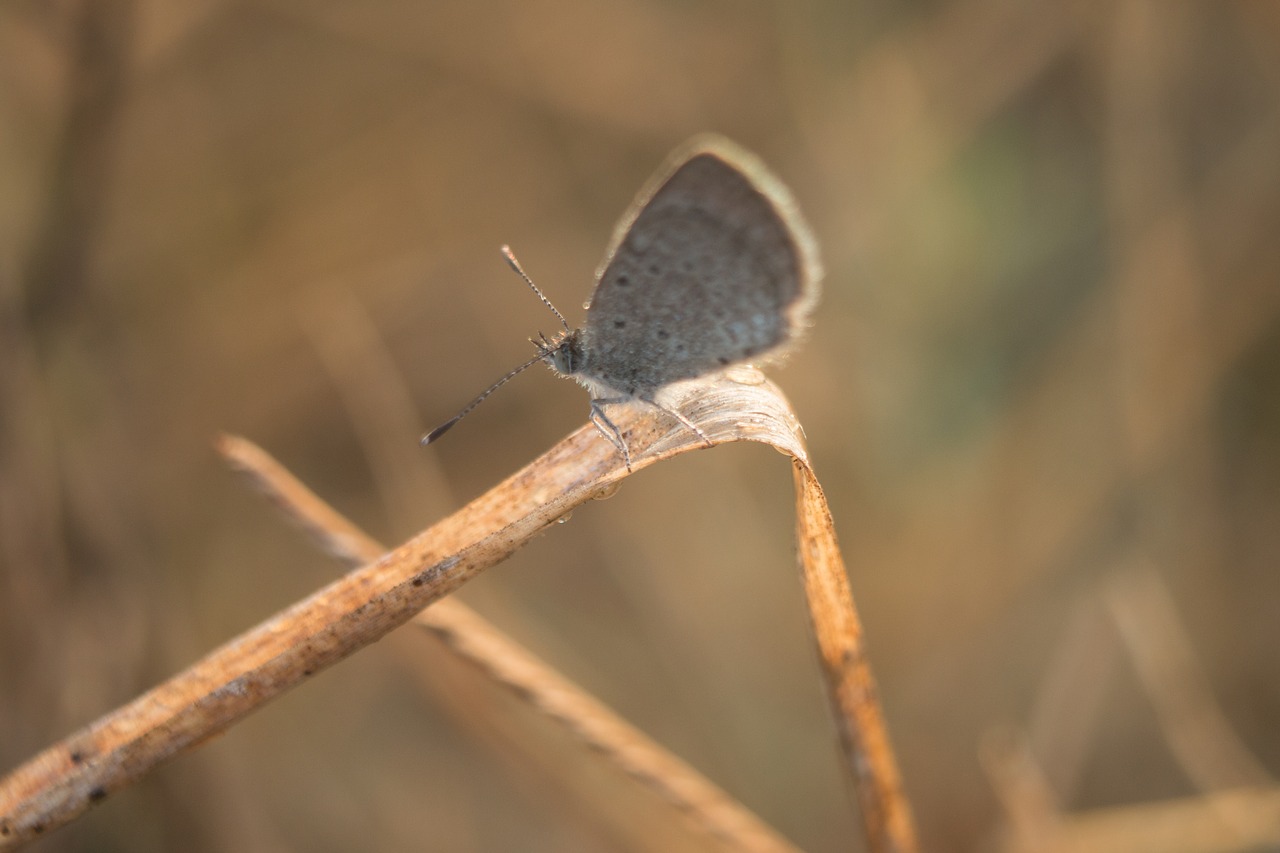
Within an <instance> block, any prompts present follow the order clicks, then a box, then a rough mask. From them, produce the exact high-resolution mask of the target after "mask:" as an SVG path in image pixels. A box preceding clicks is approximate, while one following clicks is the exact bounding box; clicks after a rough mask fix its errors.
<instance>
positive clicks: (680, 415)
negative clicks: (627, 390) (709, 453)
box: [640, 396, 715, 447]
mask: <svg viewBox="0 0 1280 853" xmlns="http://www.w3.org/2000/svg"><path fill="white" fill-rule="evenodd" d="M640 399H641V400H644V401H645V402H646V403H648V404H649V405H650V406H653V407H654V408H655V409H657V410H659V411H662V412H666V413H667V414H668V415H671V417H673V418H675V419H676V420H678V421H679V422H680V423H682V424H684V426H685V428H686V429H688V430H689V431H690V432H691V433H693V434H694V435H696V436H697V437H698V438H700V439H702V443H703V444H705V445H706V446H707V447H714V446H715V443H714V442H712V441H711V439H710V438H709V437H707V434H706V433H705V432H703V431H702V428H701V427H699V426H698V425H697V424H695V423H694V422H693V421H691V420H689V419H688V418H687V417H685V415H684V412H681V411H680V410H679V409H669V408H667V407H666V406H664V405H662V404H661V403H659V402H658V401H657V400H655V399H654V398H653V397H652V396H650V397H641V398H640Z"/></svg>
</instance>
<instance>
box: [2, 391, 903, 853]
mask: <svg viewBox="0 0 1280 853" xmlns="http://www.w3.org/2000/svg"><path fill="white" fill-rule="evenodd" d="M664 404H665V405H669V406H674V407H677V408H679V409H680V410H681V411H682V412H683V413H684V414H685V416H686V417H688V418H689V419H691V420H692V421H694V422H695V423H697V424H698V425H699V426H700V427H701V428H702V430H703V431H704V433H705V434H706V435H707V436H708V437H709V438H710V439H711V440H712V441H713V442H714V443H724V442H729V441H761V442H765V443H768V444H771V445H772V446H774V447H776V448H777V449H779V450H780V451H782V452H784V453H787V454H789V455H790V456H792V457H793V459H794V460H795V471H796V482H797V490H798V507H799V520H798V531H799V539H800V558H801V567H802V571H803V576H804V586H805V591H806V594H807V596H808V599H809V606H810V612H811V614H812V618H813V627H814V633H815V637H816V640H817V645H818V650H819V654H820V657H821V659H822V663H823V667H822V670H823V673H824V675H825V678H826V681H827V685H828V690H829V695H830V697H831V701H832V705H833V707H834V709H835V713H836V717H837V725H838V728H839V730H840V734H841V738H840V740H841V743H842V745H843V747H844V755H845V759H846V762H847V766H848V767H849V769H850V772H851V773H852V776H853V778H854V780H855V782H856V786H855V787H856V790H857V792H858V800H859V803H860V805H861V810H862V815H863V820H864V824H865V827H866V831H867V834H868V840H869V842H870V845H871V848H872V849H873V850H876V851H905V850H913V849H915V840H914V832H913V829H912V825H911V819H910V811H909V809H908V807H907V804H906V801H905V798H904V797H903V794H902V790H901V783H900V780H899V776H898V771H897V767H896V763H895V759H894V756H893V754H892V750H891V748H890V746H889V741H888V737H887V734H886V730H885V727H884V723H883V718H882V714H881V711H880V708H879V704H878V701H877V699H876V691H875V685H874V681H873V679H872V677H871V673H870V668H869V666H868V663H867V659H866V655H865V652H864V649H863V647H862V641H861V628H860V625H859V622H858V618H857V615H856V613H855V611H854V609H853V602H852V598H851V596H850V593H849V588H848V581H847V578H846V576H845V573H844V565H843V562H842V560H841V558H840V554H839V550H838V548H837V546H836V543H835V537H834V529H833V526H832V523H831V517H830V513H829V512H828V510H827V507H826V503H825V499H824V498H823V496H822V491H821V489H820V487H819V486H818V483H817V480H816V478H815V477H814V476H813V473H812V471H811V469H810V468H809V467H808V461H807V456H806V454H805V451H804V446H803V443H802V441H801V438H800V429H799V425H798V423H797V422H796V420H795V417H794V415H793V414H792V412H791V410H790V407H789V405H788V404H787V402H786V400H785V398H784V397H783V396H782V395H781V394H780V393H779V392H778V390H777V389H776V387H775V386H773V385H772V384H771V383H769V382H768V381H767V380H765V379H764V377H763V376H761V375H760V374H758V373H756V372H754V371H750V370H737V371H734V372H733V374H732V376H730V377H724V378H722V379H719V380H717V381H714V382H700V383H699V382H691V383H681V384H678V385H674V386H671V387H670V388H668V389H666V393H665V395H664ZM611 417H612V418H613V419H614V420H615V423H617V425H618V426H619V428H621V429H622V430H623V431H624V433H625V434H626V435H627V437H628V443H629V446H630V449H631V454H632V457H633V460H634V466H633V467H634V468H635V470H639V469H641V468H644V467H647V466H648V465H651V464H653V463H654V462H656V461H659V460H661V459H666V458H669V457H671V456H675V455H677V454H679V453H682V452H684V451H687V450H694V449H698V448H700V447H702V446H703V444H702V441H701V440H700V439H699V438H698V437H697V436H695V435H693V434H692V433H690V432H689V431H688V430H687V429H685V428H684V427H681V426H679V425H673V423H672V420H671V419H670V418H668V417H667V416H665V415H662V414H661V413H659V412H657V411H656V410H654V409H653V408H652V407H645V406H632V407H625V408H623V407H619V409H618V411H617V412H616V413H614V412H611ZM626 476H628V472H627V470H626V468H625V467H624V466H623V464H622V461H621V459H620V458H619V457H618V454H617V453H616V452H615V451H614V449H613V448H612V446H610V445H609V444H608V442H606V441H605V440H604V439H603V438H601V437H600V435H599V434H598V433H597V432H596V431H595V430H594V428H592V427H590V426H587V427H583V428H582V429H579V430H578V431H576V432H574V433H572V434H571V435H570V436H568V437H567V438H566V439H564V440H563V441H562V442H560V443H559V444H558V445H556V446H555V447H554V448H552V449H551V450H550V451H549V452H547V453H546V454H544V455H543V456H541V457H540V458H538V459H537V460H535V461H534V462H533V463H531V464H530V465H528V466H527V467H526V468H524V469H523V470H521V471H519V472H518V473H516V474H515V475H513V476H512V477H510V478H508V479H507V480H506V481H504V482H503V483H501V484H500V485H498V486H497V487H495V488H494V489H492V490H491V491H490V492H488V493H487V494H485V495H483V496H482V497H480V498H479V499H477V500H475V501H473V502H472V503H471V504H469V505H468V506H466V507H464V508H463V509H462V510H460V511H459V512H457V513H455V514H454V515H452V516H450V517H448V518H446V519H444V520H443V521H441V522H439V523H437V524H436V525H434V526H432V527H431V528H429V529H427V530H426V531H424V532H423V533H421V534H419V535H417V536H415V537H414V538H412V539H410V540H409V541H408V542H406V543H404V544H403V545H401V546H400V547H398V548H396V549H395V550H394V551H391V552H389V553H387V554H385V555H384V556H382V557H381V558H379V559H378V560H376V561H374V562H371V563H369V564H367V565H365V566H363V567H361V568H359V569H356V570H354V571H352V572H350V573H349V574H347V575H346V576H344V577H343V578H341V579H340V580H338V581H336V582H335V583H333V584H330V585H329V586H327V587H325V588H324V589H322V590H320V591H319V592H317V593H315V594H314V595H312V596H311V597H309V598H307V599H305V600H303V601H301V602H299V603H298V604H296V605H294V606H293V607H290V608H288V609H287V610H284V611H282V612H281V613H279V614H277V615H276V616H274V617H272V618H271V619H269V620H267V621H266V622H264V623H263V624H261V625H260V626H258V627H257V628H254V629H252V630H250V631H249V632H247V633H245V634H243V635H241V636H240V637H239V638H237V639H235V640H233V641H231V642H230V643H228V644H226V645H225V646H223V647H222V648H220V649H217V650H216V651H214V652H212V653H211V654H209V655H208V656H207V657H206V658H204V659H203V660H201V661H199V662H198V663H196V664H195V665H194V666H192V667H191V668H190V669H188V670H187V671H185V672H183V673H180V674H179V675H177V676H175V677H174V678H173V679H171V680H169V681H167V682H165V683H164V684H161V685H160V686H158V687H156V688H154V689H153V690H151V691H149V692H148V693H146V694H144V695H143V696H141V697H139V698H138V699H136V700H134V701H133V702H131V703H130V704H128V705H126V706H124V707H122V708H120V709H118V710H117V711H115V712H113V713H111V714H109V715H108V716H106V717H104V718H102V719H100V720H98V721H97V722H95V723H93V724H91V725H90V726H88V727H87V728H85V729H83V730H81V731H80V732H78V733H76V734H74V735H72V736H71V737H70V738H68V739H66V740H65V741H63V742H61V743H59V744H57V745H55V746H53V747H51V748H49V749H47V750H46V751H45V752H43V753H42V754H40V755H39V756H37V757H36V758H34V759H33V760H31V761H30V762H28V763H27V764H26V765H24V766H22V767H20V768H18V769H17V770H16V771H14V772H13V773H12V774H11V775H10V776H9V777H7V778H6V779H4V780H3V781H0V846H13V845H15V844H18V843H21V842H23V841H27V840H30V839H32V838H35V837H37V836H38V835H40V834H42V833H43V832H46V831H48V830H50V829H52V828H54V827H56V826H59V825H61V824H64V823H66V822H67V821H69V820H71V819H73V818H74V817H75V816H76V815H78V814H81V813H82V812H83V811H84V810H86V809H87V808H88V807H89V806H90V805H91V804H93V803H94V802H97V801H99V800H101V799H103V798H104V797H106V796H107V795H108V794H110V793H111V792H113V791H116V790H119V789H120V788H123V787H125V786H127V785H128V784H130V783H131V782H133V781H135V780H137V779H139V778H141V777H142V776H144V775H146V774H147V773H148V772H150V771H151V770H152V769H154V768H155V767H157V766H158V765H160V764H162V763H163V762H164V761H166V760H168V759H169V758H171V757H173V756H174V755H177V754H178V753H180V752H182V751H183V750H185V749H188V748H190V747H192V746H195V745H197V744H199V743H201V742H202V741H204V740H206V739H208V738H209V737H211V736H213V735H215V734H217V733H219V732H221V731H223V730H225V729H226V728H227V727H229V726H230V725H231V724H233V723H234V722H235V721H236V720H238V719H239V718H241V717H243V716H244V715H245V714H247V713H249V712H250V711H252V710H254V709H256V708H258V707H259V706H261V705H263V704H265V703H266V702H267V701H269V700H270V699H272V698H274V697H275V696H278V695H280V694H281V693H283V692H284V691H285V690H287V689H289V688H290V687H292V686H294V685H296V684H298V683H299V682H301V681H302V680H304V679H306V678H308V677H310V676H312V675H314V674H315V673H317V672H319V671H320V670H322V669H324V668H326V667H328V666H330V665H332V664H334V663H336V662H338V661H339V660H341V659H343V658H345V657H346V656H347V655H349V654H351V653H353V652H355V651H356V650H358V649H360V648H362V647H364V646H365V645H368V644H369V643H372V642H374V641H376V640H378V639H379V638H380V637H382V636H384V635H385V634H386V633H387V632H389V631H391V630H392V629H393V628H395V627H397V626H399V625H401V624H403V623H404V622H406V621H408V620H409V619H411V618H413V617H414V616H415V615H416V614H417V613H418V612H420V611H421V610H423V609H424V608H425V607H427V606H428V605H430V604H432V603H433V602H436V601H438V600H439V599H441V598H442V597H443V596H445V595H447V594H448V593H450V592H452V591H453V590H455V589H457V588H458V587H459V586H460V585H461V584H463V583H465V582H466V581H467V580H468V579H469V578H471V577H472V576H474V575H475V574H476V573H478V572H480V571H482V570H483V569H485V568H487V567H489V566H491V565H493V564H494V563H497V562H499V561H500V560H502V559H505V558H506V557H507V556H509V555H510V554H511V553H512V552H514V551H515V550H516V549H518V548H519V547H520V546H521V545H523V544H524V543H525V542H527V541H528V540H529V539H530V538H531V537H533V536H534V535H536V534H537V533H538V532H539V531H541V530H542V529H544V528H545V527H547V526H548V525H550V524H552V523H554V522H555V521H556V519H558V518H560V517H562V516H564V515H565V514H566V513H568V512H570V511H571V510H572V509H573V508H574V507H577V506H579V505H581V504H583V503H585V502H586V501H588V500H590V499H592V498H595V497H600V496H602V495H605V494H609V493H612V492H613V491H614V490H615V489H616V488H617V487H618V485H619V484H620V483H621V481H622V480H623V479H624V478H625V477H626ZM336 535H337V537H338V539H339V540H344V539H346V540H349V541H348V542H347V544H348V545H350V547H351V548H352V550H357V549H360V548H361V547H368V548H369V550H370V552H372V551H373V550H377V547H376V545H374V544H373V543H370V542H368V540H367V539H365V538H364V537H363V535H362V534H360V533H359V532H358V531H356V530H354V528H351V527H350V526H349V525H348V526H345V527H343V526H341V525H340V526H339V528H338V533H337V534H336ZM469 636H471V638H472V642H475V641H476V638H478V637H479V636H480V634H478V633H476V634H471V635H469ZM475 653H476V652H475V650H474V649H473V651H472V654H475ZM562 699H563V697H562ZM565 704H566V705H567V704H571V703H569V702H567V701H566V702H565ZM579 710H581V709H579ZM598 734H599V733H597V735H598ZM615 734H617V733H616V732H615Z"/></svg>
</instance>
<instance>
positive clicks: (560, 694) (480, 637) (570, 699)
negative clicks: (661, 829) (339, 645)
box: [219, 437, 797, 853]
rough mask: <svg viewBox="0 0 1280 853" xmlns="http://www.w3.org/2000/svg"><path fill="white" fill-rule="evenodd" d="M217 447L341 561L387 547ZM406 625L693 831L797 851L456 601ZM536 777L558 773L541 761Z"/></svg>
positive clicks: (264, 464)
mask: <svg viewBox="0 0 1280 853" xmlns="http://www.w3.org/2000/svg"><path fill="white" fill-rule="evenodd" d="M219 450H220V451H221V453H222V454H223V456H224V457H226V459H227V460H228V461H229V462H230V463H231V464H232V466H233V467H235V468H236V469H237V470H239V471H241V472H242V473H244V474H245V475H246V476H247V477H249V478H250V479H251V480H252V481H253V483H254V484H255V485H256V486H257V487H258V488H259V489H260V490H261V491H262V492H263V493H264V494H265V495H267V496H268V497H269V498H270V499H271V500H272V501H273V502H274V503H275V504H276V505H277V506H278V507H280V509H281V510H283V511H284V513H285V514H286V515H288V516H289V517H290V518H291V519H293V520H294V521H296V522H297V523H298V524H299V525H301V526H302V528H303V529H304V530H306V531H307V533H308V535H309V536H310V537H311V538H312V539H313V540H314V541H315V542H316V543H318V544H319V545H320V546H321V547H322V548H324V550H326V551H327V552H329V553H330V554H332V555H334V556H335V557H337V558H338V559H340V560H342V561H343V562H345V563H348V564H350V565H353V566H359V565H363V564H364V563H367V562H371V561H372V560H375V559H377V558H378V557H379V556H380V555H382V553H383V552H384V551H385V550H386V549H385V548H383V547H382V546H381V545H379V544H378V543H377V542H376V541H374V540H373V539H372V538H370V537H369V536H368V535H367V534H365V533H364V531H362V530H360V529H359V528H358V527H356V526H355V525H354V524H352V523H351V522H350V521H349V520H348V519H347V518H345V517H344V516H343V515H341V514H340V513H339V512H337V510H335V509H334V508H333V507H331V506H330V505H329V504H328V503H326V502H325V501H324V500H323V499H321V498H320V497H319V496H318V495H316V494H315V493H314V492H313V491H311V490H310V489H309V488H307V487H306V486H305V485H304V484H303V483H301V482H299V481H298V480H297V479H296V478H295V477H294V476H293V475H292V474H290V473H289V471H287V470H286V469H285V468H284V467H283V466H282V465H281V464H280V463H279V462H277V461H276V460H275V459H274V458H272V457H271V456H270V455H269V454H268V453H267V452H266V451H264V450H263V449H262V448H260V447H258V446H257V445H255V444H253V443H252V442H249V441H246V440H245V439H242V438H235V437H224V438H223V439H222V440H221V441H220V442H219ZM413 622H414V624H415V625H418V626H420V627H422V628H425V629H426V630H427V631H429V632H430V635H431V636H434V637H436V638H438V639H439V640H440V641H441V642H442V643H443V644H444V646H445V647H446V648H448V649H449V650H451V651H452V652H454V653H455V654H457V655H458V656H459V657H461V658H463V659H464V660H466V661H468V662H470V663H471V664H472V665H474V666H475V667H477V668H478V669H479V670H480V671H481V672H482V673H483V674H484V675H486V676H488V677H489V678H491V679H492V680H493V681H495V682H496V683H498V684H501V685H502V686H503V687H506V688H507V689H508V690H510V691H511V693H512V695H514V696H515V697H516V698H517V699H519V700H520V701H523V702H527V703H528V704H529V706H530V707H532V708H533V709H535V710H536V711H538V712H539V713H542V714H545V715H546V716H547V717H549V718H551V719H553V720H555V721H556V722H557V723H560V724H561V725H563V726H564V727H565V728H566V729H567V730H568V731H569V732H570V733H571V734H572V735H573V736H574V737H576V738H577V739H578V740H580V741H581V742H582V743H583V744H584V745H586V746H587V747H588V749H590V750H591V751H592V752H594V753H595V754H597V755H599V756H600V757H602V758H604V759H606V760H608V761H611V762H612V763H614V764H615V765H617V766H618V768H619V769H620V770H622V771H623V772H624V773H626V774H627V775H628V776H630V777H631V778H633V779H635V780H637V781H638V782H640V783H641V784H643V785H645V786H646V787H648V788H649V789H651V790H652V791H654V792H655V793H656V794H657V795H658V797H659V798H660V800H661V801H662V802H664V803H666V804H668V805H670V806H671V807H672V808H673V809H675V810H676V811H677V812H679V813H680V814H681V815H683V816H684V817H686V818H687V819H689V821H690V822H691V823H692V824H693V826H694V828H695V829H697V830H699V831H701V832H703V833H705V834H707V835H709V836H711V837H712V838H714V839H716V840H717V841H719V842H722V843H723V844H724V845H725V846H726V847H727V848H728V849H732V850H743V851H758V853H766V851H773V853H785V851H795V850H797V848H796V847H795V846H794V845H793V844H791V843H790V842H789V841H787V840H786V839H785V838H783V837H782V836H780V835H778V833H777V832H776V831H775V830H774V829H772V828H771V827H770V826H768V825H767V824H765V823H764V822H763V821H761V820H760V818H758V817H757V816H756V815H755V814H754V813H752V812H751V811H750V810H749V809H747V808H746V807H745V806H743V805H742V804H741V803H739V802H737V801H736V800H734V799H733V798H732V797H730V796H729V795H728V794H726V793H725V792H724V791H722V790H721V789H720V788H719V787H717V786H716V785H715V784H714V783H712V782H711V781H710V780H708V779H706V778H705V777H704V776H702V774H700V773H699V772H698V771H697V770H695V769H694V768H693V767H690V766H689V765H688V764H686V763H685V762H684V761H682V760H681V759H680V758H679V757H677V756H675V755H673V754H671V753H670V752H669V751H667V750H666V749H664V748H663V747H662V746H661V745H660V744H658V743H656V742H654V741H653V740H652V739H651V738H649V737H648V736H647V735H645V734H644V733H643V732H641V731H639V730H638V729H636V728H635V727H634V726H632V725H631V724H630V723H628V722H627V721H626V720H624V719H622V718H621V717H620V716H618V715H617V714H616V713H615V712H614V711H613V710H612V709H610V708H608V707H607V706H605V705H603V704H602V703H600V702H599V701H597V700H596V699H595V698H593V697H592V696H591V695H590V694H588V693H587V692H586V691H584V690H583V689H582V688H580V687H578V686H577V685H576V684H574V683H573V682H572V681H570V680H569V679H568V678H567V677H565V676H564V675H562V674H560V673H559V672H557V671H556V670H555V669H554V668H553V667H552V666H551V665H549V664H547V663H545V662H544V661H542V660H540V659H539V658H538V657H537V656H535V655H534V654H532V653H530V652H529V651H528V650H526V649H525V648H524V647H523V646H521V645H520V644H519V643H517V642H516V641H515V640H512V639H510V638H509V637H507V636H506V635H505V634H503V633H502V632H501V631H500V630H498V628H496V627H495V626H494V625H493V624H491V623H490V622H489V621H488V620H486V619H485V618H484V617H483V616H481V615H480V614H478V613H476V612H475V611H473V610H472V609H471V608H469V607H467V606H466V605H465V604H463V603H462V602H461V601H459V600H458V599H457V598H453V597H450V598H444V599H441V600H440V601H437V602H436V603H435V604H433V605H431V606H430V607H429V608H427V609H426V610H424V611H422V612H421V613H419V614H418V615H417V616H416V617H415V618H414V620H413ZM517 743H518V742H517ZM534 760H536V756H535V758H534ZM544 771H545V772H547V773H548V774H552V775H554V774H556V773H557V772H558V770H557V768H556V767H554V766H551V767H547V766H545V764H544Z"/></svg>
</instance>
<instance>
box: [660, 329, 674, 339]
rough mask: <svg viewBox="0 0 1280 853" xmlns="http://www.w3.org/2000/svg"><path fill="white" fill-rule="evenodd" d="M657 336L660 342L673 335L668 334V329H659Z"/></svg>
mask: <svg viewBox="0 0 1280 853" xmlns="http://www.w3.org/2000/svg"><path fill="white" fill-rule="evenodd" d="M657 335H658V340H660V341H665V340H666V339H667V338H669V337H671V333H670V332H668V331H667V330H666V329H659V330H658V331H657Z"/></svg>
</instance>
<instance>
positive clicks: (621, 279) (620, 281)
mask: <svg viewBox="0 0 1280 853" xmlns="http://www.w3.org/2000/svg"><path fill="white" fill-rule="evenodd" d="M613 283H614V284H616V285H618V287H626V286H627V285H628V284H630V283H631V279H629V278H627V277H626V276H625V275H620V276H618V277H617V278H615V279H614V280H613Z"/></svg>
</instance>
